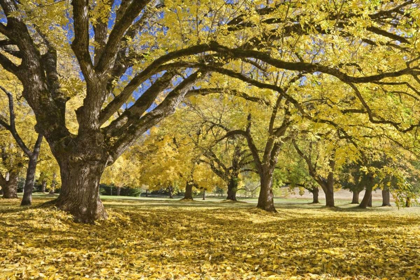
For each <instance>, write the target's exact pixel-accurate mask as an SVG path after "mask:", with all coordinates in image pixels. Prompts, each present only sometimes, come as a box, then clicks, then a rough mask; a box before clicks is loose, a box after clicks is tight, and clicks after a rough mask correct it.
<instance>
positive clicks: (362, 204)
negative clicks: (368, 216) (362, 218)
mask: <svg viewBox="0 0 420 280" xmlns="http://www.w3.org/2000/svg"><path fill="white" fill-rule="evenodd" d="M369 204H370V205H372V187H366V191H365V195H364V196H363V199H362V202H360V204H359V208H363V209H366V208H367V207H368V206H369Z"/></svg>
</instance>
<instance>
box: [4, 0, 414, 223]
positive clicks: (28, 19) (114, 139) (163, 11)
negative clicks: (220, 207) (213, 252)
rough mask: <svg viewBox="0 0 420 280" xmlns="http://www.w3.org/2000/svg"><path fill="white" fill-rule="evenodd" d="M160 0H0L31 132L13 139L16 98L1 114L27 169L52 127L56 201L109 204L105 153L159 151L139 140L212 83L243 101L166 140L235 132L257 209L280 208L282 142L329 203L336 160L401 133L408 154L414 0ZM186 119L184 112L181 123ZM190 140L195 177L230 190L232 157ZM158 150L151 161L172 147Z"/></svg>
mask: <svg viewBox="0 0 420 280" xmlns="http://www.w3.org/2000/svg"><path fill="white" fill-rule="evenodd" d="M158 2H159V3H157V2H156V1H151V0H121V1H120V0H118V1H117V0H114V1H102V0H96V1H89V0H73V1H71V5H70V4H69V2H67V1H54V0H32V1H25V2H24V3H23V2H21V1H14V0H0V6H1V12H0V65H1V66H2V69H1V70H2V72H4V73H5V74H4V75H3V76H4V77H9V80H10V82H7V83H3V84H2V85H3V87H4V91H5V92H6V93H8V92H9V93H15V95H17V94H18V95H19V97H20V94H21V95H22V98H23V99H24V100H25V101H24V103H25V104H26V106H29V107H30V108H31V114H33V115H34V117H35V120H36V125H35V130H36V133H35V132H34V133H33V134H34V138H37V139H38V140H39V141H35V142H33V143H34V144H33V146H29V145H28V144H26V145H25V143H28V142H23V143H20V141H19V137H17V133H13V123H12V122H13V121H12V119H13V118H14V117H13V111H12V110H11V108H10V106H9V110H4V109H3V110H2V114H3V116H4V117H6V116H8V117H9V118H6V119H9V120H10V122H8V123H7V122H3V123H2V127H4V128H6V129H8V130H9V131H11V132H12V134H13V136H14V138H15V139H16V141H17V143H18V145H19V147H20V148H21V149H22V151H24V153H25V154H26V157H27V158H29V159H30V161H29V162H31V161H32V163H33V164H32V165H31V166H30V167H29V168H27V170H28V173H33V170H34V169H35V167H34V162H36V160H35V159H36V156H35V155H37V154H38V152H37V151H38V149H39V146H40V143H41V139H42V138H45V139H46V142H47V143H48V146H49V148H50V150H51V153H52V155H53V157H54V158H55V159H56V161H57V162H58V166H59V169H60V178H61V188H62V189H61V193H60V196H59V197H58V199H57V200H56V201H55V202H54V203H55V205H56V206H57V207H58V208H60V209H63V210H65V211H68V212H70V213H72V214H73V215H74V216H75V219H76V220H77V221H80V222H86V223H92V222H93V221H95V220H96V219H102V218H106V211H105V209H104V207H103V205H102V202H101V200H100V198H99V183H100V180H101V177H102V174H103V173H104V171H105V168H106V167H107V166H111V165H112V164H113V163H114V162H115V161H117V159H118V158H120V156H121V155H122V154H123V153H124V152H125V151H126V150H128V149H130V147H133V145H135V144H136V145H137V148H136V147H135V148H133V149H137V150H139V153H140V154H142V155H150V156H151V157H152V158H153V157H156V151H155V150H154V149H153V148H152V149H151V150H150V149H148V148H146V146H145V144H144V143H145V142H146V141H148V140H147V139H146V138H149V137H148V136H149V134H150V130H151V129H152V128H153V127H155V126H157V125H158V124H159V123H160V122H161V121H162V120H164V119H165V118H167V117H168V116H169V115H170V114H172V113H173V112H174V111H175V109H176V108H177V107H179V105H180V104H181V107H185V106H188V103H189V102H190V101H185V100H186V98H187V97H191V98H194V97H193V96H200V97H199V98H203V96H202V95H208V96H209V99H207V101H208V103H207V104H213V102H215V104H216V105H217V102H219V101H217V98H215V97H214V94H216V95H222V96H223V97H222V99H225V100H226V102H236V101H235V100H237V98H241V99H244V100H246V102H245V103H243V104H242V103H239V102H238V103H237V104H238V106H239V107H240V108H239V109H238V111H237V114H236V115H233V116H232V115H230V112H229V114H227V116H228V118H229V120H228V122H227V124H226V123H224V122H222V120H220V121H219V120H213V119H211V118H210V119H211V120H210V122H207V123H206V122H205V123H204V125H203V127H202V130H197V128H198V127H196V128H195V129H194V131H195V132H196V134H195V136H193V134H192V133H190V134H191V136H190V135H189V134H188V133H187V135H188V137H185V139H184V138H183V137H181V138H179V139H178V138H176V139H169V138H168V137H166V138H165V137H164V139H163V140H162V141H166V142H168V141H172V142H173V145H175V146H177V145H180V147H182V146H183V144H182V143H179V142H183V141H184V140H185V141H187V140H186V139H187V138H189V139H188V141H191V142H192V143H193V144H194V145H196V144H200V143H201V142H202V141H206V140H205V139H204V140H203V138H204V137H205V136H207V135H208V134H209V133H214V134H217V135H220V136H221V138H220V139H217V141H216V142H217V143H222V142H223V141H226V142H228V144H226V145H231V146H232V147H235V148H233V150H231V151H232V152H231V153H232V155H235V156H232V158H231V161H230V163H229V166H230V167H232V170H233V169H236V171H237V173H240V172H241V169H247V168H252V169H253V170H254V171H255V173H256V174H257V175H258V177H259V179H260V185H261V188H260V194H259V200H258V207H259V208H261V209H264V210H267V211H275V207H274V200H273V192H272V187H273V180H274V177H275V176H274V175H275V173H276V169H277V168H279V166H280V168H282V167H281V165H279V164H278V163H279V162H278V159H279V156H280V155H281V154H282V153H284V152H285V151H286V150H288V149H286V145H288V143H289V144H290V143H291V144H292V145H293V147H294V148H295V150H296V153H297V154H298V155H299V156H300V157H301V158H302V159H303V160H304V162H305V163H306V164H307V167H308V170H309V175H310V176H311V178H312V179H313V180H314V181H315V182H316V183H317V184H318V185H319V186H321V188H322V189H323V190H324V191H325V193H326V195H327V201H328V202H327V204H328V206H333V186H334V183H333V182H334V175H335V172H336V170H337V169H340V168H342V166H344V163H348V164H350V163H351V162H354V163H357V164H359V165H362V166H370V165H372V164H373V162H374V161H376V159H375V158H372V157H373V156H374V155H375V156H377V157H382V158H385V159H386V161H387V162H388V160H392V159H393V160H394V162H396V161H395V160H396V158H395V157H396V155H399V154H400V153H401V154H405V152H400V149H403V148H404V149H408V150H410V151H412V152H413V153H417V147H416V143H417V140H418V139H417V134H416V132H417V128H418V125H419V118H420V115H419V113H418V108H419V106H418V101H419V99H418V95H419V90H418V88H419V86H420V85H419V84H420V80H419V75H420V67H419V59H420V52H419V45H420V43H419V28H418V26H419V23H420V22H419V13H420V12H419V10H420V9H418V3H416V2H415V1H413V0H399V1H379V2H378V1H368V2H366V1H359V0H352V1H342V2H340V3H337V2H336V1H327V0H325V1H307V2H296V3H295V2H289V1H259V0H256V1H241V0H237V1H236V0H235V1H224V0H217V1H201V0H200V1H190V2H189V3H186V2H185V1H182V0H174V1H158ZM9 96H10V94H9ZM251 103H252V105H250V104H251ZM211 106H212V105H211ZM2 108H4V107H2ZM216 109H217V110H219V109H218V108H216ZM186 122H189V123H191V124H193V122H191V121H188V120H184V119H182V120H180V123H177V124H175V125H176V126H181V125H180V124H183V123H186ZM215 130H217V131H215ZM36 134H38V137H35V135H36ZM142 138H144V139H142ZM165 139H166V140H165ZM232 139H233V140H232ZM178 141H179V142H178ZM229 141H231V142H232V141H233V142H234V143H236V144H230V143H229ZM237 141H238V142H237ZM241 141H242V142H241ZM22 144H23V145H22ZM377 145H381V151H380V152H375V151H373V150H376V146H377ZM177 149H179V148H177ZM216 149H221V148H220V147H219V146H217V147H216ZM195 150H197V149H188V151H187V152H191V151H193V152H191V153H195ZM198 150H200V151H201V154H202V155H203V157H201V156H200V157H198V158H197V157H195V160H198V161H203V163H204V164H206V165H208V166H210V169H212V170H213V171H214V174H216V175H217V176H199V178H205V182H201V183H200V184H202V185H203V186H204V185H206V184H210V185H211V184H214V183H215V180H216V181H217V180H219V179H220V180H223V181H224V182H227V181H228V182H229V184H230V185H232V186H231V189H232V188H233V189H234V188H235V184H237V183H236V182H235V179H234V177H235V176H236V174H235V175H232V174H230V173H229V174H227V173H226V172H225V170H224V169H229V168H230V167H227V166H224V167H223V165H222V164H220V163H218V162H217V160H216V158H215V157H214V156H213V155H212V153H215V151H212V150H209V149H207V148H205V149H204V150H202V149H198ZM166 152H167V153H168V158H164V159H162V158H161V159H160V161H161V162H162V161H166V160H168V161H172V160H174V161H176V160H177V159H176V158H175V159H172V157H170V156H169V154H170V153H172V152H171V151H170V150H168V149H167V151H166ZM216 155H217V153H216ZM226 156H228V155H226ZM233 157H235V160H233ZM283 159H284V160H285V158H283ZM195 160H194V161H193V162H191V167H190V168H187V169H185V170H184V171H183V172H182V174H183V175H182V176H183V177H184V180H185V181H187V182H188V183H187V185H190V186H192V185H193V183H192V182H193V179H194V174H195V173H196V172H198V173H203V172H207V171H205V170H201V167H200V166H201V165H198V164H195ZM248 161H252V164H251V163H249V164H245V165H242V164H243V163H245V162H248ZM241 162H242V163H241ZM406 162H410V160H408V161H406ZM391 165H392V164H391ZM395 165H396V164H395ZM147 168H151V169H153V167H152V166H151V165H148V166H147ZM366 168H367V169H366V170H365V172H367V173H369V172H370V171H369V170H370V169H369V168H368V167H366ZM208 169H209V168H206V170H208ZM216 170H217V171H216ZM229 170H230V169H229ZM223 172H225V174H223ZM250 172H251V171H250ZM175 173H177V174H178V173H179V172H174V173H173V174H175ZM8 174H9V180H10V178H11V174H12V170H9V172H8ZM156 174H157V173H155V175H156ZM386 174H389V172H388V173H386ZM403 175H404V174H403ZM372 176H373V175H372ZM394 177H395V176H393V178H394ZM31 178H32V179H31ZM232 178H233V179H232ZM403 181H404V180H403ZM31 182H33V175H31V174H28V175H27V183H28V186H29V185H30V184H32V183H31ZM404 182H405V181H404ZM197 184H198V183H197ZM27 201H29V200H28V199H27Z"/></svg>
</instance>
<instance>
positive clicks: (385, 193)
mask: <svg viewBox="0 0 420 280" xmlns="http://www.w3.org/2000/svg"><path fill="white" fill-rule="evenodd" d="M382 206H391V195H390V192H389V189H383V190H382Z"/></svg>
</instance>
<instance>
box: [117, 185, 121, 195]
mask: <svg viewBox="0 0 420 280" xmlns="http://www.w3.org/2000/svg"><path fill="white" fill-rule="evenodd" d="M120 194H121V187H117V195H118V196H119V195H120Z"/></svg>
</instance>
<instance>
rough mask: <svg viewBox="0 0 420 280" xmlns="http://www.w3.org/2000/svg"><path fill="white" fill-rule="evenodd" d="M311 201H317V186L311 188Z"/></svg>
mask: <svg viewBox="0 0 420 280" xmlns="http://www.w3.org/2000/svg"><path fill="white" fill-rule="evenodd" d="M312 203H314V204H316V203H319V188H317V187H313V188H312Z"/></svg>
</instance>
